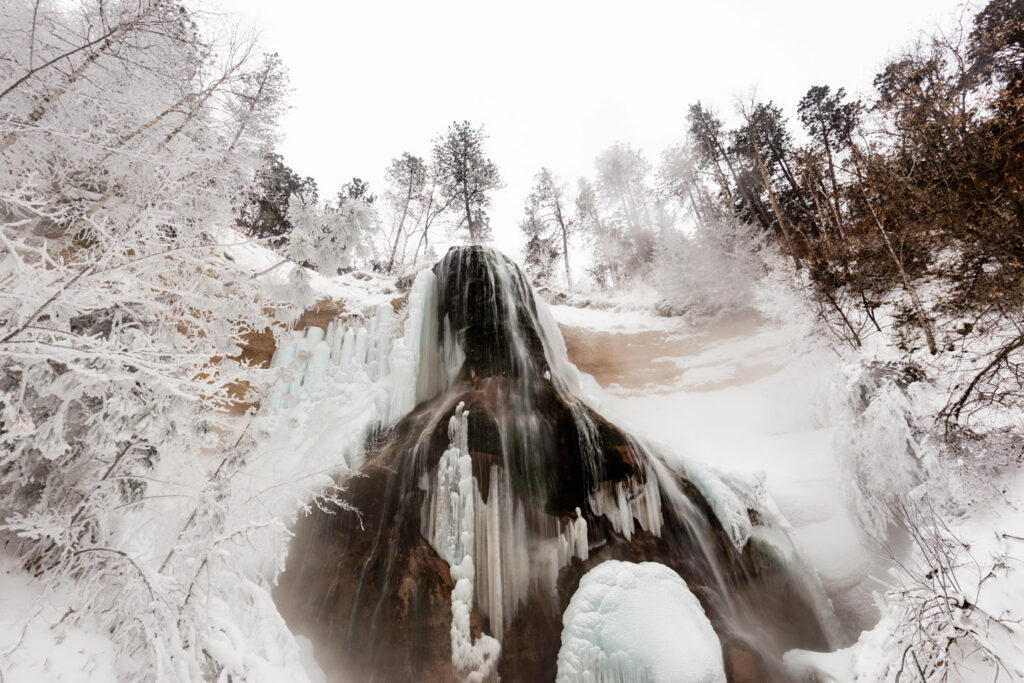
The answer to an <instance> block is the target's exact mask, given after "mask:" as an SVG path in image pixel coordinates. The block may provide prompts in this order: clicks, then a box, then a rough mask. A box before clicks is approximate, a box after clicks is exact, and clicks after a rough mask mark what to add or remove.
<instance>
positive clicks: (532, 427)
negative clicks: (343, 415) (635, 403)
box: [275, 247, 826, 683]
mask: <svg viewBox="0 0 1024 683" xmlns="http://www.w3.org/2000/svg"><path fill="white" fill-rule="evenodd" d="M435 274H436V275H437V288H438V297H437V311H436V314H437V319H438V321H439V322H442V321H443V322H442V324H439V325H438V340H437V342H438V345H439V346H442V347H443V346H444V345H445V344H446V343H449V342H446V341H445V334H446V328H447V334H448V337H449V338H450V339H455V340H457V342H458V345H459V353H460V354H461V358H462V359H463V360H462V362H461V365H459V366H458V368H457V372H455V371H453V373H452V376H451V377H449V378H448V379H447V380H445V381H441V382H440V383H439V386H438V391H437V392H436V393H435V395H434V396H432V397H430V398H429V399H426V400H424V401H423V402H421V403H420V405H419V406H417V408H416V409H415V410H414V411H413V412H412V413H411V414H410V415H408V416H406V417H405V418H404V419H403V420H402V421H401V422H399V423H398V424H397V425H396V426H395V427H394V428H393V429H391V430H389V431H388V432H387V433H384V434H380V435H379V436H378V438H376V439H375V443H374V444H369V445H368V454H367V459H366V464H365V465H364V467H363V468H362V470H361V472H360V473H359V474H360V476H357V477H354V478H351V479H349V480H348V481H347V482H346V485H347V487H348V491H347V498H348V500H349V502H350V503H351V504H352V505H353V506H354V507H355V508H356V509H358V510H359V513H358V514H357V513H353V512H349V511H338V512H337V513H335V514H328V513H325V512H322V511H320V510H315V511H314V512H313V513H312V514H311V515H309V516H307V517H305V518H303V519H302V520H300V521H299V523H298V524H297V525H296V527H295V529H294V531H295V540H294V541H293V544H292V549H291V551H290V554H289V558H288V564H287V568H286V570H285V572H284V573H283V574H282V576H281V577H280V582H279V585H278V588H277V590H276V591H275V599H276V601H277V603H278V605H279V607H280V609H281V612H282V614H283V615H284V616H285V618H286V620H287V621H288V623H289V625H290V626H291V628H292V629H293V630H294V631H295V632H296V633H300V634H304V635H307V636H308V637H309V638H310V639H311V640H312V641H313V643H314V648H315V654H316V658H317V660H318V662H319V663H320V665H321V667H322V668H323V669H324V670H325V671H326V672H327V674H328V678H329V680H332V681H350V680H360V681H450V680H457V679H458V673H457V672H456V670H455V669H454V668H453V664H452V635H451V633H452V589H453V580H452V576H451V572H450V569H449V564H448V562H447V561H446V560H445V559H443V558H442V556H441V554H439V551H438V549H437V548H435V547H434V546H435V545H436V542H435V543H433V544H432V540H431V538H430V533H428V531H429V530H430V529H432V528H433V526H432V524H433V523H434V521H435V520H432V519H430V518H429V516H430V514H431V510H432V509H433V508H432V507H431V505H432V503H431V501H432V500H433V499H432V498H431V496H435V497H436V496H437V495H438V494H437V491H436V490H435V488H436V486H435V484H434V483H433V482H435V481H436V480H437V477H438V474H437V472H438V468H439V462H440V461H441V460H442V454H443V453H444V452H445V451H446V449H448V448H449V446H450V445H451V444H450V434H449V420H450V418H451V416H452V415H453V414H454V413H455V411H456V407H457V406H458V405H460V404H462V406H463V408H462V409H463V410H464V411H466V413H467V417H466V423H467V424H468V450H469V454H470V457H471V461H472V473H473V478H474V481H475V484H474V485H475V491H476V495H477V497H478V502H477V508H476V510H477V512H476V515H477V517H478V518H480V517H481V516H482V515H484V514H489V513H494V514H497V513H496V512H494V511H496V510H501V509H505V510H506V511H507V516H512V518H514V520H521V525H520V526H517V527H515V528H517V529H520V531H519V532H517V534H518V535H510V536H507V537H505V538H500V539H498V538H494V537H492V536H493V534H494V529H496V528H497V527H496V526H493V524H495V523H494V522H493V520H490V522H489V523H491V524H492V526H490V527H488V526H487V523H488V520H483V521H480V520H479V519H478V522H477V527H476V528H477V537H478V540H477V547H478V548H479V547H480V543H481V540H480V537H481V536H485V537H486V539H485V540H486V543H488V544H491V545H488V548H493V547H495V546H494V544H495V543H497V542H498V541H500V542H501V544H502V545H501V553H502V554H503V555H502V558H504V560H502V561H499V560H498V559H494V558H493V557H490V556H487V557H484V556H480V555H478V556H476V557H475V558H474V563H475V566H476V572H477V574H476V575H477V580H476V583H475V588H476V595H475V596H474V606H475V608H474V612H473V617H472V625H471V628H472V633H473V637H474V638H476V637H479V636H480V635H481V634H484V633H487V634H491V635H495V634H497V633H499V630H500V632H501V659H500V662H499V668H498V673H499V674H500V676H501V678H502V680H504V681H551V680H554V678H555V674H556V659H557V654H558V650H559V647H560V634H561V629H562V623H561V615H562V613H563V612H564V610H565V608H566V606H567V605H568V603H569V600H570V598H571V597H572V594H573V592H574V591H575V590H576V588H577V586H578V585H579V582H580V579H581V577H582V576H583V574H584V573H586V572H587V571H588V570H589V569H590V568H592V567H594V566H596V565H597V564H600V563H601V562H603V561H605V560H611V559H616V560H626V561H633V562H640V561H656V562H661V563H663V564H665V565H667V566H669V567H671V568H672V569H674V570H676V571H677V572H678V573H679V574H680V576H682V577H683V579H684V580H685V581H686V582H687V584H688V586H689V587H690V589H691V590H692V591H693V592H694V594H695V595H696V596H697V597H698V599H699V600H700V601H701V603H702V604H703V605H704V607H705V611H706V612H707V614H708V616H709V618H710V619H711V621H712V625H713V626H714V627H715V630H716V631H717V632H718V633H719V636H720V638H721V640H722V645H723V656H724V659H725V661H726V667H727V673H728V675H729V677H730V680H732V681H736V682H738V683H739V682H744V681H753V680H758V681H772V680H784V677H783V675H782V673H781V669H780V665H779V658H780V656H781V653H782V652H783V651H785V649H788V648H790V647H796V646H799V647H805V648H815V647H823V646H824V645H825V644H826V643H825V640H826V639H825V637H824V635H823V631H822V629H821V627H820V625H819V623H818V621H817V619H816V617H815V614H814V611H813V609H812V608H811V607H810V605H809V604H808V603H807V602H806V601H805V600H804V599H803V598H802V597H801V595H802V592H801V590H800V586H799V585H796V584H795V580H794V579H793V578H792V576H791V575H790V573H789V572H788V571H787V570H786V568H785V567H784V566H782V564H781V563H780V561H779V560H777V559H776V557H775V555H774V554H773V552H772V551H771V550H770V549H769V548H766V547H763V546H760V545H759V544H758V543H757V542H756V541H751V542H749V543H748V544H747V546H746V547H745V548H744V550H743V552H738V551H737V550H736V549H735V547H734V545H733V543H732V542H731V541H730V539H729V537H728V535H727V534H726V533H725V532H724V531H723V529H722V527H721V525H720V524H719V522H718V520H717V519H716V518H715V516H714V514H713V513H712V511H711V508H710V507H709V505H708V504H707V502H706V501H705V500H704V498H703V497H702V496H701V495H700V493H699V492H698V491H697V489H696V488H695V487H694V486H693V485H692V484H691V483H690V482H687V481H685V480H683V479H681V478H680V477H678V476H676V475H673V474H668V473H667V470H665V469H664V468H660V469H659V468H657V467H655V466H654V463H653V462H652V461H651V458H652V457H653V456H652V455H650V454H649V453H647V452H646V451H645V450H644V449H643V448H642V447H641V446H640V445H639V444H638V443H637V442H636V441H634V440H633V439H632V438H630V436H629V435H628V434H626V433H624V432H623V431H622V430H620V429H619V428H617V427H616V426H615V425H613V424H611V423H610V422H608V421H607V420H606V419H604V418H603V417H601V416H600V415H599V414H598V413H597V412H595V411H594V410H592V409H590V408H589V407H588V406H586V405H584V404H583V403H582V402H581V401H580V400H579V399H578V398H577V397H576V396H574V395H573V393H572V391H571V384H570V382H568V381H567V380H565V379H564V378H561V377H559V376H558V373H557V371H556V370H557V369H556V368H553V367H552V365H553V364H556V363H555V357H554V355H553V354H554V353H555V351H554V350H553V343H552V342H553V340H551V339H549V338H547V335H548V334H550V332H545V330H544V329H543V326H542V325H541V324H540V323H539V320H538V315H537V311H536V304H535V302H534V300H533V296H532V293H531V291H530V289H529V287H528V285H527V284H526V281H525V279H524V278H523V276H522V274H521V273H520V272H519V271H518V269H517V268H516V267H515V266H514V265H512V264H511V262H509V261H507V259H505V258H504V257H502V256H500V255H499V254H497V253H496V252H493V251H490V250H486V249H482V248H479V247H470V248H463V249H453V250H452V251H450V252H449V253H448V255H447V256H446V257H445V258H444V260H442V261H441V262H440V263H439V264H438V265H437V266H436V267H435ZM449 345H450V343H449ZM449 350H451V349H449ZM422 372H423V369H422V368H421V373H422ZM421 380H422V377H421ZM422 383H423V382H422V381H421V384H422ZM427 383H428V384H429V382H427ZM658 471H661V472H662V474H661V475H660V476H659V475H658V474H657V472H658ZM495 477H497V479H494V478H495ZM492 480H493V481H492ZM499 480H500V484H501V485H499ZM502 486H506V487H507V492H506V493H501V494H500V495H499V494H498V493H496V492H499V491H505V490H506V489H502ZM495 496H497V497H498V498H499V499H500V500H499V499H495ZM616 496H621V499H617V498H616ZM652 497H653V498H654V499H653V500H651V498H652ZM616 500H620V502H622V503H623V504H625V505H626V509H628V510H630V511H631V512H630V513H629V514H634V513H636V514H634V516H635V517H636V518H635V519H630V520H629V523H628V524H625V525H624V524H623V523H622V522H621V521H614V520H613V519H611V517H615V516H616V515H615V514H614V513H613V512H612V511H611V509H610V508H609V507H608V505H607V501H613V502H614V501H616ZM680 500H682V501H684V502H685V504H681V503H680ZM602 501H605V502H602ZM501 505H505V506H506V507H505V508H501V507H500V506H501ZM613 507H614V506H613ZM641 509H646V510H656V511H657V515H656V516H657V518H658V522H659V523H658V524H654V523H652V522H651V521H650V519H647V517H646V516H645V515H644V514H640V513H637V510H641ZM577 511H578V512H577ZM502 514H504V513H502ZM578 515H579V516H581V517H582V518H583V519H584V520H585V521H586V536H587V539H586V545H587V546H588V551H587V552H586V553H573V554H571V555H567V556H560V558H561V559H560V560H558V561H557V562H555V561H552V563H550V565H545V564H544V562H547V560H546V559H545V557H546V556H545V555H544V553H545V552H547V551H546V550H545V549H547V548H554V547H556V546H557V542H558V541H559V539H561V538H562V536H561V535H560V534H564V532H565V530H566V529H568V528H570V526H571V524H572V523H573V522H574V521H575V520H576V519H577V516H578ZM642 517H643V518H644V519H641V518H642ZM488 519H489V518H488ZM619 519H620V520H621V516H619ZM645 519H646V521H645ZM516 523H517V524H520V522H516ZM642 525H643V526H645V527H646V530H645V528H642ZM523 539H525V543H524V542H523ZM552 539H553V540H552ZM435 540H436V539H435ZM553 543H554V544H555V545H552V544H553ZM517 544H518V545H517ZM506 553H507V556H506V555H504V554H506ZM581 554H582V556H581ZM509 558H521V559H522V560H523V561H522V562H520V563H519V565H517V566H521V567H522V569H520V570H519V574H513V573H511V570H509V572H510V573H508V574H506V573H505V572H506V565H505V564H503V563H502V562H507V561H508V560H509ZM488 562H489V563H490V564H488ZM542 566H544V567H548V566H549V567H550V570H551V572H550V574H551V575H550V576H548V575H547V574H545V575H544V576H541V575H540V573H543V572H541V570H540V569H538V568H539V567H542ZM488 567H490V572H491V573H490V574H489V575H488ZM494 567H498V568H499V570H500V571H497V573H495V572H496V570H495V569H494ZM545 571H546V570H545ZM523 572H525V574H523ZM538 572H540V573H538ZM524 575H525V576H528V577H529V580H528V585H527V586H526V587H525V588H522V589H521V591H522V595H521V600H520V601H519V602H518V604H514V605H512V606H511V607H510V608H508V609H506V611H505V612H504V619H503V621H502V624H497V623H492V617H494V614H495V607H494V605H495V604H496V603H495V602H494V600H495V598H494V596H493V589H494V585H495V581H500V582H503V583H502V586H503V590H504V591H506V592H509V591H514V590H517V588H516V586H517V585H521V584H522V583H523V581H522V580H521V579H522V577H523V576H524ZM495 577H497V578H495ZM485 584H486V586H487V588H486V590H485V588H484V586H485ZM487 600H491V603H490V607H488V608H487V609H486V610H484V609H483V607H482V606H483V605H485V604H488V603H487ZM682 645H684V644H681V646H682Z"/></svg>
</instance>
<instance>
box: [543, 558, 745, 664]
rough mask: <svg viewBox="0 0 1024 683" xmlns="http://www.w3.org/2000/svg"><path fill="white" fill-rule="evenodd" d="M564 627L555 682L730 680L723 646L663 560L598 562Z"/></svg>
mask: <svg viewBox="0 0 1024 683" xmlns="http://www.w3.org/2000/svg"><path fill="white" fill-rule="evenodd" d="M562 626H563V628H562V649H561V650H560V651H559V653H558V679H557V680H558V683H577V682H580V683H582V682H584V681H585V682H587V683H603V682H605V681H608V682H611V681H615V682H630V683H634V682H635V683H655V682H660V681H666V682H668V681H671V682H672V683H725V680H726V679H725V667H724V664H723V661H722V648H721V644H720V643H719V641H718V636H717V635H716V634H715V632H714V630H713V629H712V628H711V622H710V621H708V618H707V616H706V615H705V614H704V608H703V607H701V605H700V603H699V602H698V601H697V598H696V597H694V595H693V593H691V592H690V589H689V588H687V587H686V583H685V582H684V581H683V580H682V579H681V578H680V577H679V574H677V573H676V572H674V571H672V570H671V569H669V568H668V567H666V566H665V565H663V564H658V563H657V562H641V563H640V564H634V563H632V562H618V561H608V562H603V563H602V564H600V565H598V566H597V567H594V568H593V569H591V570H590V571H589V572H587V573H586V574H585V575H584V576H583V579H582V580H580V586H579V588H578V589H577V590H576V593H574V594H573V596H572V600H571V601H570V602H569V607H568V609H566V611H565V614H564V615H563V616H562Z"/></svg>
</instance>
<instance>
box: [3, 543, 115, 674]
mask: <svg viewBox="0 0 1024 683" xmlns="http://www.w3.org/2000/svg"><path fill="white" fill-rule="evenodd" d="M73 602H74V601H73V600H71V599H70V598H69V596H66V595H62V594H60V593H58V592H55V591H49V592H46V591H44V589H43V585H42V583H41V582H39V581H37V580H35V579H33V578H32V577H31V576H30V575H29V574H28V573H27V572H25V571H24V570H22V569H21V567H20V564H19V561H18V560H17V559H15V558H13V557H10V556H7V555H0V681H4V683H38V682H40V681H52V682H53V683H107V681H115V680H117V674H116V671H117V669H116V666H115V660H116V657H115V648H114V643H113V642H112V641H111V639H110V638H109V637H107V636H106V635H105V634H102V633H98V632H92V633H90V632H86V631H84V630H82V629H80V628H76V627H74V626H70V625H68V624H67V623H62V618H63V617H64V616H65V614H66V613H67V611H68V609H69V607H70V605H71V604H73Z"/></svg>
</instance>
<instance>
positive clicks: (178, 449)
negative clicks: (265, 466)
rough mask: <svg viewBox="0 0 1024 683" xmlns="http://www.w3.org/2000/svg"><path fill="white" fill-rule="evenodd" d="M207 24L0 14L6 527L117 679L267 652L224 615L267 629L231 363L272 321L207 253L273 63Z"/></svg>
mask: <svg viewBox="0 0 1024 683" xmlns="http://www.w3.org/2000/svg"><path fill="white" fill-rule="evenodd" d="M216 21H220V20H217V19H215V18H213V17H209V16H205V15H203V14H201V13H200V12H199V11H198V10H197V8H196V7H195V5H194V4H193V3H191V2H187V1H184V2H183V1H180V0H176V1H171V0H141V1H139V0H103V1H93V0H84V1H83V2H76V3H57V2H52V3H51V2H28V1H27V0H12V1H11V2H5V3H3V4H2V5H0V534H2V535H3V537H4V540H5V543H6V542H7V541H9V542H10V546H9V547H11V548H13V550H14V552H16V553H18V554H19V555H20V556H21V558H22V559H23V561H24V564H25V566H26V567H27V568H29V569H30V570H31V571H33V572H34V573H36V574H37V575H39V576H40V577H41V578H42V579H43V580H44V581H46V582H47V583H48V584H50V585H56V584H61V583H64V582H71V583H73V584H74V594H75V595H76V599H77V603H76V605H75V611H74V613H73V614H69V621H74V620H92V621H94V622H98V625H99V626H100V627H101V628H102V629H104V630H107V631H108V632H109V633H110V634H111V637H112V640H113V641H114V642H115V643H117V645H118V648H119V652H118V654H119V658H120V672H119V673H120V675H122V676H123V678H124V680H184V681H194V680H200V679H204V678H205V679H215V678H217V677H218V676H221V677H224V676H226V677H228V678H230V677H232V676H237V677H240V678H246V677H247V676H248V672H249V671H250V669H251V667H253V666H258V665H259V664H258V663H259V662H261V661H262V662H264V663H266V662H267V661H268V659H267V658H268V657H271V658H272V657H274V656H277V655H272V654H270V649H268V647H266V646H268V644H269V640H265V641H264V642H263V644H262V645H257V646H254V647H255V648H256V650H257V651H254V652H252V653H247V654H246V655H245V656H242V655H240V654H239V648H243V649H244V648H245V647H246V645H245V643H243V642H241V641H240V640H239V638H242V639H244V638H245V637H246V636H245V635H244V634H243V633H241V632H237V629H238V628H239V625H241V628H242V630H243V631H244V630H246V629H263V631H264V633H263V635H264V636H266V638H270V634H271V633H278V634H280V633H282V631H280V630H278V631H274V629H275V628H276V627H275V625H274V622H273V621H272V619H271V617H270V616H268V612H267V608H268V605H269V597H268V594H267V591H266V590H265V587H264V586H261V585H260V583H261V582H265V581H266V580H268V579H267V576H266V573H265V572H264V571H263V569H265V568H263V569H261V568H257V567H256V566H255V565H253V564H251V563H243V562H238V561H232V560H231V559H230V555H231V552H232V550H233V549H234V550H237V549H239V548H241V547H243V545H240V544H245V543H250V544H261V543H267V542H269V543H276V542H277V541H278V540H280V539H281V538H282V537H283V533H284V532H283V529H282V528H281V523H280V521H278V520H276V519H275V518H272V517H270V518H268V517H266V515H265V514H262V513H258V511H257V509H251V508H250V509H247V510H245V511H244V513H243V512H242V511H240V510H239V509H238V508H237V506H236V502H237V500H238V499H237V498H236V497H233V493H232V492H233V491H235V489H236V487H237V482H236V481H235V477H234V475H235V474H236V473H237V472H239V471H240V470H241V469H242V468H244V467H245V464H246V457H247V454H248V453H249V451H251V449H252V446H253V439H252V436H251V435H250V434H248V433H247V432H246V431H244V430H242V431H241V433H239V430H238V423H237V421H238V418H232V417H231V416H230V415H229V412H230V409H231V408H232V407H233V406H237V405H238V400H239V398H240V397H239V387H241V386H244V385H243V384H241V380H247V381H252V380H254V377H253V374H252V372H251V371H250V370H249V369H247V368H245V367H243V366H241V365H240V364H238V363H235V362H232V361H230V360H227V357H229V356H233V355H235V354H236V353H237V352H238V345H237V342H238V341H239V340H240V339H241V336H242V334H243V333H244V332H245V331H247V330H250V329H262V328H263V327H265V326H266V324H267V323H268V322H269V319H268V317H267V315H266V313H265V310H264V309H265V307H266V306H267V305H268V302H266V301H261V300H260V298H259V297H258V296H257V293H256V292H255V291H254V290H253V287H252V285H251V283H250V282H249V278H247V277H244V274H243V273H242V272H240V270H239V269H238V266H237V265H236V264H235V263H233V262H232V261H231V260H229V259H227V258H225V256H224V250H223V248H222V244H223V243H224V241H225V239H229V240H231V241H238V240H239V239H240V238H239V237H238V236H237V235H234V233H233V232H232V231H231V230H229V229H228V226H230V225H232V224H233V223H234V220H235V217H236V216H237V208H238V207H237V204H238V202H237V201H236V200H238V199H239V198H241V197H243V196H244V195H245V194H246V193H247V192H248V191H249V189H250V188H249V185H250V182H251V179H252V178H253V177H254V172H255V169H256V168H257V167H258V164H259V161H260V159H261V158H262V157H263V156H264V155H265V154H266V153H267V152H268V151H269V149H270V147H271V145H272V143H273V142H274V139H273V138H274V125H275V120H276V116H277V114H278V113H279V112H280V110H281V106H282V102H281V97H282V96H283V93H284V91H285V76H284V73H283V70H282V69H281V66H280V62H279V61H278V60H277V59H276V58H274V57H272V56H271V57H266V58H262V59H261V58H260V57H259V55H258V54H257V52H256V50H255V45H254V44H253V42H252V41H251V40H250V39H248V38H246V37H245V36H244V35H243V34H242V33H241V32H239V31H237V30H233V29H232V28H231V27H228V26H223V25H220V24H214V23H211V22H216ZM232 235H233V237H229V236H232ZM226 435H231V438H230V441H228V440H226ZM243 499H244V498H243ZM271 569H272V568H271ZM270 573H271V574H272V571H271V572H270ZM278 621H279V620H278ZM93 625H94V626H96V625H97V624H96V623H94V624H93ZM228 634H231V635H228ZM253 642H256V641H253ZM286 645H287V644H285V645H282V646H281V647H282V648H284V649H287V647H286ZM292 647H294V643H292ZM271 649H272V648H271ZM284 649H282V650H281V651H282V652H283V651H284Z"/></svg>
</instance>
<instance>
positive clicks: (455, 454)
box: [423, 403, 501, 681]
mask: <svg viewBox="0 0 1024 683" xmlns="http://www.w3.org/2000/svg"><path fill="white" fill-rule="evenodd" d="M468 418H469V412H468V411H464V410H463V404H462V403H459V405H458V407H457V408H456V409H455V415H453V416H452V418H451V419H450V420H449V422H448V439H449V446H448V449H447V450H446V451H445V452H444V453H443V454H442V455H441V460H440V461H439V462H438V465H437V474H436V484H435V487H434V490H433V491H431V492H430V493H431V494H432V495H430V496H428V499H427V500H426V501H425V512H428V514H424V515H423V518H424V520H423V521H424V524H425V525H426V527H427V528H425V529H424V536H426V538H427V539H428V540H429V541H430V544H431V546H433V548H434V549H435V550H436V551H437V553H438V554H439V555H440V556H441V557H442V558H444V560H445V561H446V562H448V565H449V566H450V567H451V574H452V580H453V581H454V582H455V587H454V588H453V589H452V627H451V644H452V664H453V666H454V667H455V670H456V672H458V673H459V674H460V675H461V676H462V677H464V678H465V679H466V680H476V681H484V680H491V679H493V678H495V676H496V675H497V663H498V654H499V653H500V652H501V645H500V644H499V641H498V640H496V639H495V638H492V637H491V636H488V635H482V636H481V637H480V638H478V639H477V640H475V641H474V640H473V636H472V632H471V630H470V616H471V615H472V612H473V597H474V596H473V594H474V590H473V582H474V580H475V579H476V573H477V572H476V567H475V563H474V561H473V555H474V553H475V551H476V548H475V545H474V536H475V531H476V530H475V525H476V522H477V518H476V515H475V503H476V501H477V499H478V498H479V493H478V492H477V491H476V480H475V479H474V477H473V461H472V458H471V457H470V455H469V435H468ZM428 485H429V483H428ZM498 585H499V586H500V585H501V584H500V581H499V582H498Z"/></svg>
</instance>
